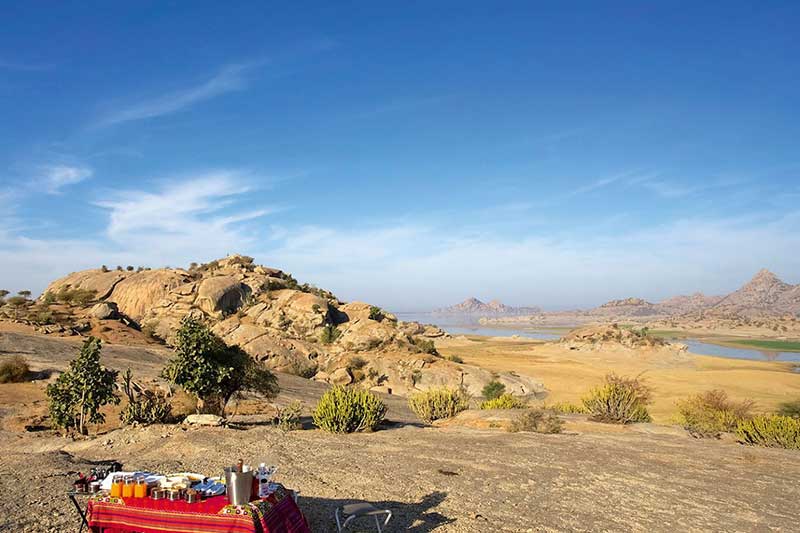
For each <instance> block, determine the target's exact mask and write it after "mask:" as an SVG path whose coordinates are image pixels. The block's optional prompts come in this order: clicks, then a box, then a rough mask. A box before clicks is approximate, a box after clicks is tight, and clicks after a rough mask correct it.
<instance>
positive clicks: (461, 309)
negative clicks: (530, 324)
mask: <svg viewBox="0 0 800 533" xmlns="http://www.w3.org/2000/svg"><path fill="white" fill-rule="evenodd" d="M540 311H541V309H539V308H538V307H512V306H509V305H506V304H504V303H502V302H500V301H498V300H492V301H490V302H489V303H484V302H482V301H480V300H478V299H477V298H474V297H473V298H467V299H466V300H464V301H463V302H461V303H458V304H455V305H451V306H449V307H443V308H441V309H436V310H434V311H433V312H434V313H435V314H439V315H480V316H503V315H526V314H531V313H538V312H540Z"/></svg>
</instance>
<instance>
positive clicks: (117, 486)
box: [111, 475, 125, 498]
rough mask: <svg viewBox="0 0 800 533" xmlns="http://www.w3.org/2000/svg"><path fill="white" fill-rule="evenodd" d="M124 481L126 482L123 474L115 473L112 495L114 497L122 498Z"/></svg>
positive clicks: (112, 482)
mask: <svg viewBox="0 0 800 533" xmlns="http://www.w3.org/2000/svg"><path fill="white" fill-rule="evenodd" d="M124 483H125V482H124V480H123V479H122V476H121V475H115V476H114V477H113V478H112V479H111V496H112V497H113V498H121V497H122V485H123V484H124Z"/></svg>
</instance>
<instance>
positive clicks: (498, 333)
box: [397, 313, 800, 369]
mask: <svg viewBox="0 0 800 533" xmlns="http://www.w3.org/2000/svg"><path fill="white" fill-rule="evenodd" d="M397 317H398V318H399V319H400V320H405V321H412V320H413V321H417V322H423V323H425V324H435V325H437V326H439V327H440V328H442V329H443V330H445V331H446V332H447V333H449V334H451V335H484V336H487V337H511V336H512V335H519V336H520V337H527V338H531V339H540V340H547V341H549V340H556V339H559V338H560V335H557V334H555V333H553V332H552V331H548V330H547V329H535V328H490V327H485V326H483V325H481V324H480V323H479V322H478V318H476V317H465V316H451V315H435V314H433V313H397ZM671 340H673V341H674V342H682V343H684V344H686V345H687V346H688V347H689V351H690V352H692V353H695V354H698V355H713V356H716V357H727V358H729V359H749V360H751V361H790V362H800V352H773V351H767V350H758V349H753V348H732V347H730V346H721V345H719V344H712V343H710V342H703V341H700V340H697V339H671ZM798 369H800V367H798Z"/></svg>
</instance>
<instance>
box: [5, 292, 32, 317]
mask: <svg viewBox="0 0 800 533" xmlns="http://www.w3.org/2000/svg"><path fill="white" fill-rule="evenodd" d="M5 302H6V305H10V306H11V308H12V309H14V318H19V310H20V308H22V307H25V306H26V305H28V304H29V303H30V302H29V301H28V299H27V298H25V297H23V296H12V297H11V298H9V299H8V300H6V301H5Z"/></svg>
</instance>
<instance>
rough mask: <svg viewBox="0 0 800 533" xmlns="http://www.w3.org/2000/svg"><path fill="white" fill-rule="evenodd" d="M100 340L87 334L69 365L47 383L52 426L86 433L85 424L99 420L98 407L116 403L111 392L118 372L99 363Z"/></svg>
mask: <svg viewBox="0 0 800 533" xmlns="http://www.w3.org/2000/svg"><path fill="white" fill-rule="evenodd" d="M100 349H101V344H100V340H99V339H96V338H94V337H89V338H88V339H87V340H86V342H84V343H83V346H82V347H81V351H80V353H79V354H78V357H77V358H75V359H73V360H72V362H70V364H69V369H68V370H67V371H66V372H64V373H62V374H61V375H60V376H58V379H57V380H56V382H55V383H51V384H50V385H48V386H47V397H48V398H49V410H50V419H51V421H52V423H53V426H54V427H60V428H64V429H67V430H70V429H77V430H78V433H80V434H82V435H83V434H86V433H87V430H88V429H87V426H88V424H90V423H91V424H101V423H103V422H104V421H105V415H104V414H103V413H101V412H100V408H101V407H103V406H104V405H108V404H118V403H119V401H120V400H119V397H118V396H117V395H116V394H115V393H114V383H115V382H116V380H117V372H116V371H115V370H109V369H107V368H104V367H102V366H101V365H100Z"/></svg>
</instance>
